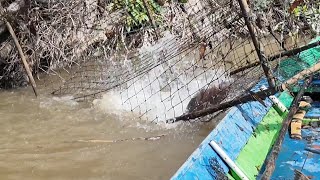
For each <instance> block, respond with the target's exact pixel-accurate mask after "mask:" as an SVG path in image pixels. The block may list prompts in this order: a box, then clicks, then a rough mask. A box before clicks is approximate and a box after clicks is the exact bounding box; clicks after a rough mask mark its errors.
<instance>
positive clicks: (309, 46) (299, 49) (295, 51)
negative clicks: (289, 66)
mask: <svg viewBox="0 0 320 180" xmlns="http://www.w3.org/2000/svg"><path fill="white" fill-rule="evenodd" d="M319 45H320V41H317V42H314V43H311V44H308V45H305V46H302V47H299V48H294V49H291V50H289V51H285V52H282V53H279V54H276V55H274V56H271V57H269V58H268V61H274V60H276V59H279V58H281V57H285V56H294V55H296V54H298V53H300V52H302V51H305V50H308V49H311V48H314V47H317V46H319ZM260 63H261V62H260V61H256V62H254V63H251V64H249V65H246V66H243V67H241V68H239V69H236V70H234V71H231V72H230V75H234V74H237V73H239V72H242V71H245V70H247V69H250V68H253V67H256V66H259V65H260Z"/></svg>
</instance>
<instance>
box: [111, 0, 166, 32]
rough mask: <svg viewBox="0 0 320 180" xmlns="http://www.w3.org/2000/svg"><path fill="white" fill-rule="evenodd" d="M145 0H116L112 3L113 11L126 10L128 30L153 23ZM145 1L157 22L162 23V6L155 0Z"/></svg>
mask: <svg viewBox="0 0 320 180" xmlns="http://www.w3.org/2000/svg"><path fill="white" fill-rule="evenodd" d="M143 1H144V0H115V1H114V2H112V3H111V4H110V10H111V11H116V10H121V9H123V10H125V12H126V17H125V19H124V21H125V24H126V30H127V31H128V32H129V31H132V30H135V29H139V28H140V27H143V26H145V25H150V24H151V21H150V18H149V16H148V11H147V7H145V4H144V2H143ZM145 1H146V5H147V6H148V9H149V11H150V16H152V17H153V19H154V21H155V24H156V25H159V24H161V23H162V20H163V19H162V16H161V6H160V5H159V4H158V3H156V2H155V1H154V0H145Z"/></svg>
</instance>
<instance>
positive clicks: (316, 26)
mask: <svg viewBox="0 0 320 180" xmlns="http://www.w3.org/2000/svg"><path fill="white" fill-rule="evenodd" d="M292 13H293V15H294V16H295V17H296V18H299V19H301V18H304V19H305V20H306V22H307V23H308V25H309V26H310V27H311V29H312V31H313V32H314V33H316V34H319V33H320V2H317V3H309V4H301V5H300V6H297V7H296V8H295V9H294V10H293V11H292Z"/></svg>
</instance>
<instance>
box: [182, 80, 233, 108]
mask: <svg viewBox="0 0 320 180" xmlns="http://www.w3.org/2000/svg"><path fill="white" fill-rule="evenodd" d="M229 86H230V83H229V82H222V83H221V84H219V86H218V87H217V86H212V87H210V88H207V89H202V90H200V92H198V93H197V94H196V95H195V96H194V97H193V98H192V99H191V100H190V101H189V103H188V106H187V110H188V112H192V111H199V110H203V109H206V108H208V107H209V106H213V105H217V104H220V103H221V102H222V101H223V100H224V99H225V98H227V96H228V87H229Z"/></svg>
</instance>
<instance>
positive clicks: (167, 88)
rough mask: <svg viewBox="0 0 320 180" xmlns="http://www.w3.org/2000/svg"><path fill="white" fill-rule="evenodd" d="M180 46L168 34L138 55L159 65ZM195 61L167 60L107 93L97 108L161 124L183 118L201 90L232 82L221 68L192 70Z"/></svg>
mask: <svg viewBox="0 0 320 180" xmlns="http://www.w3.org/2000/svg"><path fill="white" fill-rule="evenodd" d="M168 42H169V43H168ZM178 45H179V42H178V41H177V40H176V39H175V37H174V36H173V35H171V34H170V33H166V34H165V36H164V37H163V38H162V39H160V41H159V43H157V44H155V45H151V44H148V43H146V44H145V45H144V46H142V47H141V48H140V50H139V53H140V54H144V56H146V55H148V56H149V59H150V61H154V63H159V61H161V55H162V54H161V53H163V52H165V51H169V50H170V53H171V54H172V53H175V52H172V51H177V50H178V48H173V47H174V46H178ZM174 49H176V50H174ZM196 57H198V55H196V53H194V52H191V53H186V54H184V55H179V56H177V57H175V58H171V59H169V60H166V61H165V62H163V63H161V64H160V65H159V66H156V67H155V68H153V69H151V70H150V71H149V72H147V73H145V74H143V75H141V76H138V77H136V78H134V79H132V80H131V81H129V82H127V83H126V84H125V85H123V86H121V88H119V89H114V90H112V91H109V92H107V93H105V94H104V95H103V97H102V98H101V99H96V100H95V101H94V105H96V106H98V107H99V108H101V109H104V110H105V111H106V112H108V113H115V114H118V115H121V114H123V113H124V114H127V113H128V112H130V111H132V112H133V113H134V114H135V116H136V117H142V118H143V119H146V120H148V121H152V122H158V123H160V122H165V121H166V120H168V119H170V118H174V117H177V116H179V115H182V114H183V113H185V112H186V108H187V105H188V103H189V101H190V99H191V98H192V97H193V96H194V95H195V94H196V93H197V92H198V91H199V90H200V89H201V88H206V87H207V85H208V84H210V85H217V84H219V83H221V82H222V81H230V80H231V79H230V78H229V77H226V76H225V74H224V73H225V71H224V69H222V68H218V69H202V68H197V69H193V67H191V66H193V64H194V63H195V59H196ZM182 58H183V59H182ZM159 59H160V60H159ZM181 59H182V60H181ZM190 67H191V68H190ZM160 124H162V123H160ZM164 126H167V125H164Z"/></svg>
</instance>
